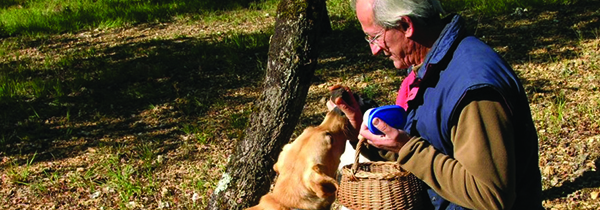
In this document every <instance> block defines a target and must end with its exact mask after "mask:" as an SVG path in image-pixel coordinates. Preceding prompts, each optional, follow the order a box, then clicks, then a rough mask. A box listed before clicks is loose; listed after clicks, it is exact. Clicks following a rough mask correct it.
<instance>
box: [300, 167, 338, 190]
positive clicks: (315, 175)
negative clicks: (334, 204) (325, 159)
mask: <svg viewBox="0 0 600 210" xmlns="http://www.w3.org/2000/svg"><path fill="white" fill-rule="evenodd" d="M323 170H325V166H324V165H321V164H316V165H313V167H312V170H310V171H309V174H308V177H305V178H308V180H305V181H307V183H306V184H307V186H308V188H309V189H310V190H312V191H313V192H314V193H315V194H316V195H317V197H319V198H327V197H329V196H332V195H334V194H335V191H336V190H337V189H338V184H337V181H336V180H335V179H333V178H331V177H329V176H327V175H325V174H323V172H322V171H323Z"/></svg>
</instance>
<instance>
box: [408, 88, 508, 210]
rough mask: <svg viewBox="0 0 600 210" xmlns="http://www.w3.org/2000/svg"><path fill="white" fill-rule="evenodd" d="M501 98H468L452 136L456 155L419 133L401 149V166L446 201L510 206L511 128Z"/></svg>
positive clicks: (482, 206)
mask: <svg viewBox="0 0 600 210" xmlns="http://www.w3.org/2000/svg"><path fill="white" fill-rule="evenodd" d="M500 101H502V100H471V101H470V102H469V103H467V104H466V105H465V106H464V108H463V109H462V111H460V115H459V116H458V120H457V122H456V125H453V126H452V130H451V132H452V133H451V140H452V143H453V146H454V157H450V156H448V155H445V154H443V153H441V152H439V151H437V150H436V149H435V148H434V147H433V146H431V145H430V144H428V143H427V141H424V140H423V139H420V138H418V137H415V138H412V139H411V140H409V141H408V143H406V144H405V145H404V147H402V149H401V150H400V151H399V153H398V155H399V157H398V162H399V163H400V165H401V166H402V167H403V168H404V169H406V170H408V171H410V172H412V173H413V174H414V175H415V176H417V177H418V178H420V179H421V180H423V181H424V182H425V183H427V185H429V186H430V187H431V188H432V189H433V190H434V191H435V192H437V193H438V194H439V195H440V196H442V197H444V198H445V199H446V200H448V201H450V202H453V203H456V204H458V205H461V206H463V207H466V208H471V209H510V208H511V207H512V205H513V203H514V200H515V194H516V192H515V166H514V165H515V159H514V156H515V154H514V153H515V152H514V150H515V149H514V146H515V145H514V132H513V128H512V123H511V122H510V119H509V115H508V112H507V109H506V107H505V106H503V104H504V103H502V102H500Z"/></svg>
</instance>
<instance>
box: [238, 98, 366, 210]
mask: <svg viewBox="0 0 600 210" xmlns="http://www.w3.org/2000/svg"><path fill="white" fill-rule="evenodd" d="M356 136H357V133H356V131H355V130H354V128H352V126H351V125H350V122H349V121H348V119H347V118H346V117H345V116H344V115H343V113H342V112H341V111H340V110H339V109H337V108H336V109H334V110H332V111H330V112H328V113H327V116H326V117H325V119H324V120H323V122H322V123H321V124H320V125H319V126H316V127H308V128H306V129H304V131H303V132H302V134H300V136H298V138H296V140H294V141H293V142H292V143H289V144H286V145H285V146H284V147H283V150H282V151H281V153H280V154H279V157H278V159H277V162H276V163H275V165H274V166H273V169H274V170H275V171H276V172H277V173H278V174H279V176H278V178H277V181H276V182H275V186H274V188H273V191H272V192H270V193H268V194H266V195H264V196H263V197H261V199H260V203H259V204H258V205H256V206H254V207H251V208H249V210H287V209H292V208H296V209H329V208H330V206H331V204H332V203H333V201H334V200H335V196H334V195H335V191H336V190H337V188H338V184H337V181H336V180H335V177H336V172H337V169H338V165H339V164H340V156H341V155H342V153H343V152H344V149H345V147H346V140H348V139H353V140H355V141H356Z"/></svg>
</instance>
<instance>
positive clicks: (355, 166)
mask: <svg viewBox="0 0 600 210" xmlns="http://www.w3.org/2000/svg"><path fill="white" fill-rule="evenodd" d="M366 141H367V138H365V137H363V136H362V135H360V134H359V135H358V143H357V144H356V152H355V154H354V164H352V174H356V171H358V160H359V158H360V149H361V148H362V147H363V144H366Z"/></svg>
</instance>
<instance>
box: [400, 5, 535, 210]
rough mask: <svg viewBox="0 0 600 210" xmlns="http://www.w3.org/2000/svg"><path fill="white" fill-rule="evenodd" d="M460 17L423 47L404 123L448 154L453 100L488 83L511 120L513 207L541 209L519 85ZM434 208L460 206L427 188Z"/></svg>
mask: <svg viewBox="0 0 600 210" xmlns="http://www.w3.org/2000/svg"><path fill="white" fill-rule="evenodd" d="M463 22H464V20H463V19H462V18H461V17H460V16H458V15H455V16H454V17H452V20H451V22H450V23H449V24H448V25H447V26H446V28H445V29H444V30H443V31H442V33H441V34H440V38H438V40H437V41H436V43H435V44H434V46H433V48H432V49H431V50H430V52H429V53H428V55H427V57H426V59H425V62H424V65H423V66H422V67H421V69H420V70H419V72H418V74H417V77H418V78H419V79H421V83H420V86H419V91H418V93H417V96H416V98H415V99H413V100H411V101H409V102H408V110H407V112H408V120H407V124H406V126H405V129H404V130H406V131H407V132H409V133H410V134H411V135H412V136H421V137H422V138H423V139H425V140H426V141H428V142H429V143H430V144H431V145H432V146H433V147H435V148H436V149H437V150H439V151H441V152H442V153H444V154H446V155H449V156H451V157H454V154H453V149H454V148H453V145H452V142H451V140H450V129H451V126H452V121H453V120H454V121H453V122H456V119H457V118H458V115H460V111H461V110H457V106H458V105H459V103H460V102H461V99H463V96H464V95H465V94H466V92H467V91H470V90H477V89H480V88H492V89H494V90H496V91H497V92H498V93H499V94H500V95H502V96H503V97H504V99H505V101H506V102H507V105H508V107H509V109H510V116H511V120H512V121H513V124H514V125H515V128H514V129H515V136H516V138H515V139H516V141H518V142H515V145H516V146H517V147H516V151H515V153H516V160H518V161H517V166H516V169H517V171H518V172H517V173H518V174H517V183H516V184H517V199H516V201H515V205H514V206H513V209H543V208H542V204H541V175H540V171H539V166H538V142H537V132H536V130H535V127H534V124H533V121H532V118H531V112H530V109H529V105H528V100H527V97H526V94H525V91H524V89H523V87H522V85H521V83H520V81H519V79H518V77H517V75H516V74H515V72H514V71H513V70H512V68H511V67H510V66H509V65H508V64H507V63H506V62H505V61H504V60H503V59H502V58H501V57H500V56H499V55H498V54H497V53H496V52H495V51H494V50H493V49H492V48H490V47H489V46H488V45H486V44H484V43H483V42H481V41H480V40H479V39H477V38H475V37H473V36H469V35H467V33H466V32H465V29H464V23H463ZM428 194H429V198H430V201H431V203H432V204H433V206H434V207H435V209H464V208H463V207H461V206H458V205H456V204H454V203H451V202H449V201H447V200H445V199H444V198H442V197H441V196H439V195H438V194H437V193H436V192H434V191H433V190H431V189H428Z"/></svg>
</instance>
